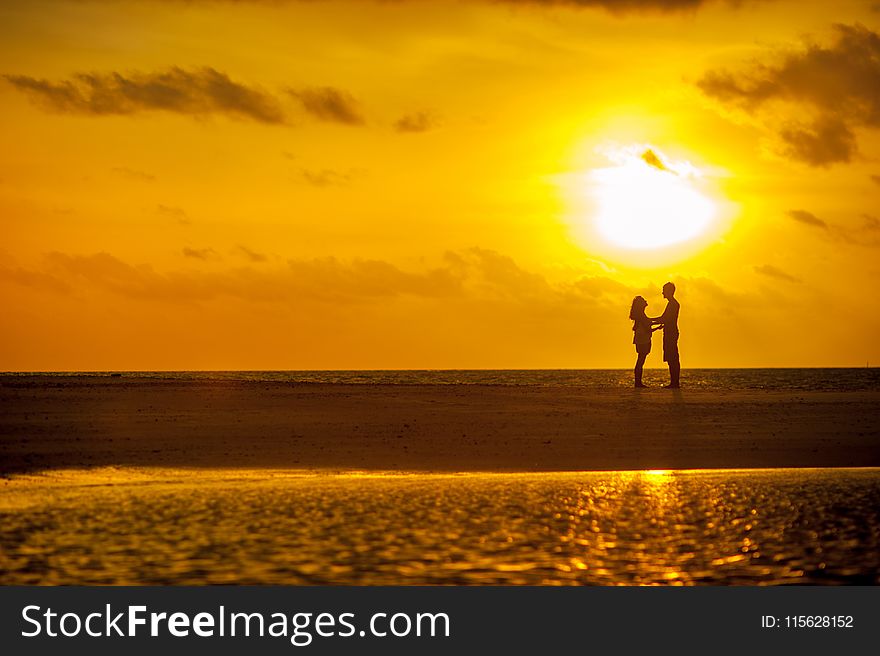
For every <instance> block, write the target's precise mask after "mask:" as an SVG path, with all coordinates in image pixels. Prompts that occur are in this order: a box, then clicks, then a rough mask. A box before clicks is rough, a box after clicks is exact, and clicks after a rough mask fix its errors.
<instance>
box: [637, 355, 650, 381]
mask: <svg viewBox="0 0 880 656" xmlns="http://www.w3.org/2000/svg"><path fill="white" fill-rule="evenodd" d="M647 358H648V354H647V353H639V354H638V357H637V358H636V368H635V374H636V387H642V371H643V370H644V367H645V360H646V359H647Z"/></svg>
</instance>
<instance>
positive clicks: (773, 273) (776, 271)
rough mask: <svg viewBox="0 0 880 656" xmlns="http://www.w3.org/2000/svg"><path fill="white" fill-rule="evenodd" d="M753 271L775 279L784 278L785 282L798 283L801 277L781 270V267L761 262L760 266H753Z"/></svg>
mask: <svg viewBox="0 0 880 656" xmlns="http://www.w3.org/2000/svg"><path fill="white" fill-rule="evenodd" d="M755 271H756V272H757V273H760V274H761V275H762V276H767V277H769V278H776V279H777V280H784V281H785V282H793V283H800V282H801V279H800V278H798V277H796V276H793V275H791V274H790V273H788V272H786V271H783V270H782V269H780V268H778V267H775V266H773V265H772V264H762V265H760V266H756V267H755Z"/></svg>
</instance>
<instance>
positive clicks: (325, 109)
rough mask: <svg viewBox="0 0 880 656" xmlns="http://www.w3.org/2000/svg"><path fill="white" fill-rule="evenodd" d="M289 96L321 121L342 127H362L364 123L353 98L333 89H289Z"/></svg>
mask: <svg viewBox="0 0 880 656" xmlns="http://www.w3.org/2000/svg"><path fill="white" fill-rule="evenodd" d="M288 92H289V93H290V95H291V96H293V97H294V98H296V99H297V100H299V101H300V103H302V106H303V109H305V110H306V111H307V112H308V113H309V114H311V115H312V116H314V117H315V118H318V119H320V120H322V121H327V122H330V123H342V124H344V125H363V124H364V123H365V122H366V121H365V120H364V117H363V116H362V115H361V112H360V110H359V108H358V103H357V100H355V99H354V97H353V96H352V95H351V94H349V93H347V92H345V91H341V90H339V89H335V88H333V87H312V88H309V89H289V90H288Z"/></svg>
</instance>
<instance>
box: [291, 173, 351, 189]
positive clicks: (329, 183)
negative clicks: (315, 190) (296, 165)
mask: <svg viewBox="0 0 880 656" xmlns="http://www.w3.org/2000/svg"><path fill="white" fill-rule="evenodd" d="M300 176H301V177H302V179H303V180H305V181H306V182H307V183H308V184H310V185H312V186H313V187H320V188H324V187H345V186H348V185H349V184H351V181H352V180H353V179H354V176H355V174H354V173H353V172H352V171H347V172H346V171H334V170H332V169H320V170H312V169H302V170H301V171H300Z"/></svg>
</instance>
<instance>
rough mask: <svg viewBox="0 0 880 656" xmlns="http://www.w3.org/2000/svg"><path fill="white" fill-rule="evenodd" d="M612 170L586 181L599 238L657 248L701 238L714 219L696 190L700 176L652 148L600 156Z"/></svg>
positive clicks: (714, 211)
mask: <svg viewBox="0 0 880 656" xmlns="http://www.w3.org/2000/svg"><path fill="white" fill-rule="evenodd" d="M606 156H607V157H608V158H609V159H610V160H611V161H612V163H613V165H612V166H610V167H607V168H600V169H594V170H593V171H592V172H591V173H590V176H589V183H590V195H591V196H592V197H593V200H594V203H595V208H596V210H595V214H594V221H595V227H596V229H597V231H598V232H599V234H600V235H601V236H602V237H603V238H604V239H605V240H607V241H608V242H610V243H611V244H614V245H615V246H619V247H622V248H626V249H634V250H649V249H660V248H664V247H667V246H672V245H673V244H679V243H681V242H685V241H689V240H691V239H694V238H695V237H698V236H700V235H701V234H703V233H704V232H705V231H706V230H707V229H708V228H709V226H710V225H711V224H712V221H713V219H714V218H715V216H716V214H717V206H716V204H715V203H714V202H713V201H712V200H711V199H710V198H709V197H708V196H706V195H705V194H704V193H703V192H702V191H701V190H700V188H699V180H700V177H701V173H700V171H698V170H697V169H696V168H695V167H694V166H692V165H691V164H689V163H688V162H675V161H673V160H671V159H670V158H668V157H666V156H665V155H663V154H662V153H660V152H659V151H658V150H657V149H656V148H651V147H646V146H629V147H624V148H617V149H614V150H611V151H607V152H606Z"/></svg>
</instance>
